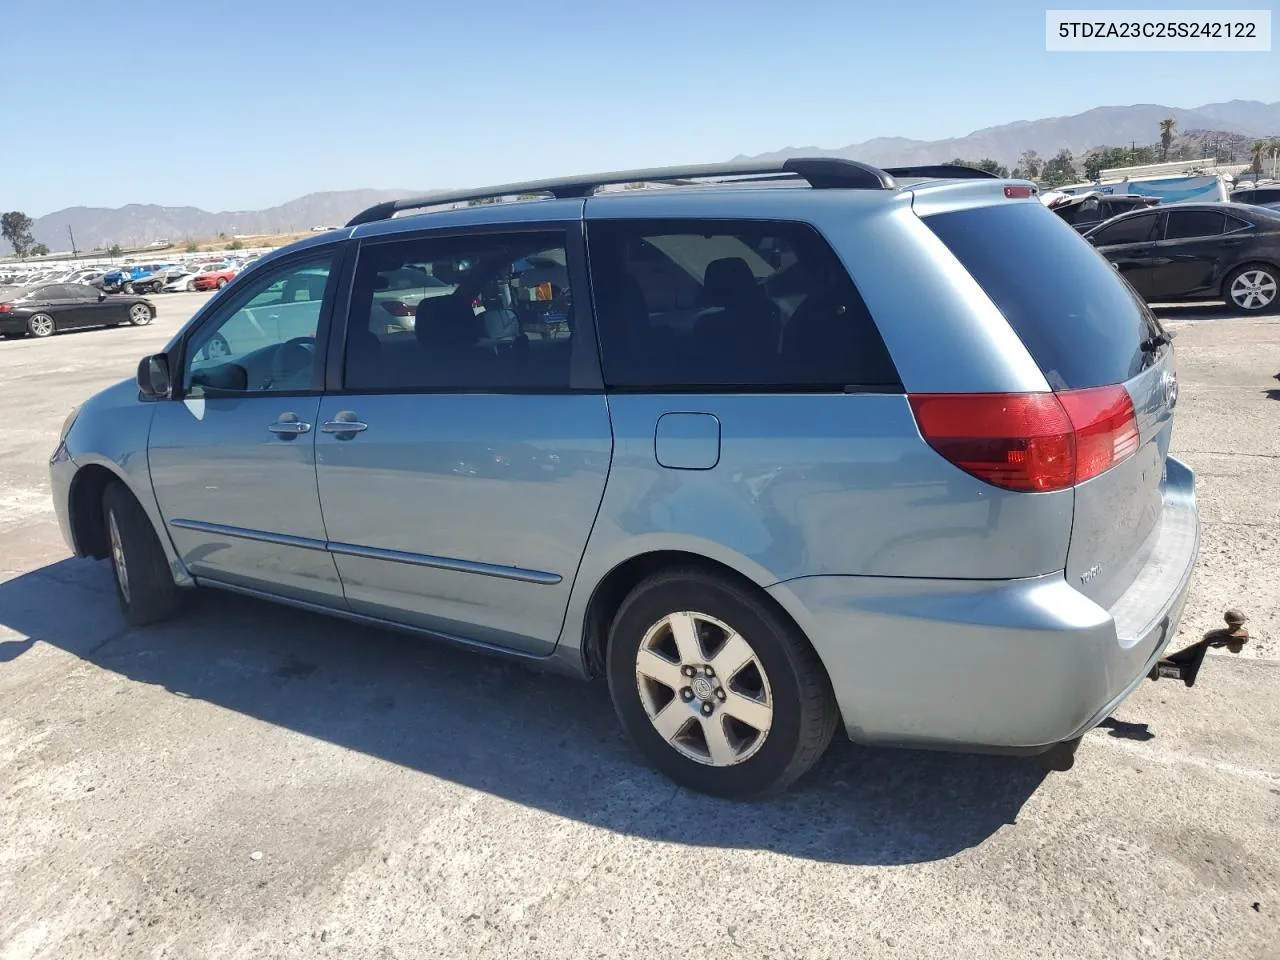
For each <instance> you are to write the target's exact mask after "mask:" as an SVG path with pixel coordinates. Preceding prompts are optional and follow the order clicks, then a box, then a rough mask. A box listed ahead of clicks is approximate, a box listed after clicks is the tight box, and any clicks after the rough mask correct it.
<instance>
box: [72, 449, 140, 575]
mask: <svg viewBox="0 0 1280 960" xmlns="http://www.w3.org/2000/svg"><path fill="white" fill-rule="evenodd" d="M113 481H118V482H119V483H121V484H122V485H123V486H124V488H125V489H126V490H129V494H130V496H133V495H134V494H133V491H132V490H131V489H129V483H128V481H127V480H125V478H124V477H122V476H120V475H119V474H118V473H116V472H115V471H113V470H111V469H109V468H108V467H104V466H102V465H101V464H97V463H90V464H87V465H86V466H83V467H81V468H80V469H79V470H77V471H76V474H75V477H73V478H72V480H71V489H70V492H69V494H68V496H67V507H68V520H69V525H70V527H71V539H72V541H73V543H74V547H75V552H76V556H80V557H93V558H94V559H95V560H102V559H105V558H106V557H107V556H109V555H110V547H109V545H108V543H107V532H106V516H105V514H104V512H103V509H102V494H103V491H105V490H106V489H107V486H108V485H109V484H110V483H112V482H113ZM135 499H136V497H135Z"/></svg>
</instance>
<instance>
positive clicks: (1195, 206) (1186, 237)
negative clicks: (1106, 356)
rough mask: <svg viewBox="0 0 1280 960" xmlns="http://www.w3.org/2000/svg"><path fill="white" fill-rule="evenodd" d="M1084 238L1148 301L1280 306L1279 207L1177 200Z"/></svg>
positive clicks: (1248, 309)
mask: <svg viewBox="0 0 1280 960" xmlns="http://www.w3.org/2000/svg"><path fill="white" fill-rule="evenodd" d="M1085 239H1086V240H1088V241H1089V242H1090V243H1092V244H1093V245H1094V246H1095V247H1096V248H1097V249H1098V252H1099V253H1101V254H1102V255H1103V256H1104V257H1106V258H1107V259H1108V260H1109V261H1111V263H1112V264H1113V265H1114V266H1115V268H1116V269H1117V270H1119V271H1120V273H1121V275H1123V276H1124V278H1125V279H1126V280H1128V281H1129V283H1130V284H1131V285H1132V286H1133V288H1134V289H1135V290H1136V291H1137V292H1138V294H1139V295H1140V296H1141V297H1142V298H1143V299H1144V300H1146V301H1147V302H1148V303H1181V302H1190V301H1199V300H1225V301H1226V304H1227V306H1228V307H1229V308H1231V309H1232V310H1235V311H1236V312H1239V313H1265V312H1268V311H1270V310H1274V309H1275V308H1276V307H1277V306H1280V298H1277V291H1278V288H1280V211H1272V210H1268V209H1267V208H1265V207H1257V206H1250V205H1248V204H1243V203H1179V204H1177V205H1176V206H1171V207H1168V208H1161V209H1155V210H1137V211H1133V212H1130V213H1125V214H1121V215H1120V216H1118V217H1114V218H1112V219H1111V220H1108V221H1107V222H1106V223H1104V224H1102V225H1100V226H1098V227H1095V228H1094V229H1093V230H1091V231H1089V232H1088V233H1086V234H1085Z"/></svg>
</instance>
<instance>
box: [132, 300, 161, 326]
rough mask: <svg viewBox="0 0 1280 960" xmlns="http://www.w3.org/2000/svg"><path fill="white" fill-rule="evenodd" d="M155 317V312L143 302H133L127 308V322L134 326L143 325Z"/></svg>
mask: <svg viewBox="0 0 1280 960" xmlns="http://www.w3.org/2000/svg"><path fill="white" fill-rule="evenodd" d="M154 319H155V314H153V313H152V312H151V308H150V307H148V306H147V305H146V304H145V303H135V304H134V305H133V306H132V307H130V308H129V322H130V323H131V324H133V325H134V326H135V327H145V326H146V325H147V324H148V323H150V322H151V321H152V320H154Z"/></svg>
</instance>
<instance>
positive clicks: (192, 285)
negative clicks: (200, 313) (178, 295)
mask: <svg viewBox="0 0 1280 960" xmlns="http://www.w3.org/2000/svg"><path fill="white" fill-rule="evenodd" d="M195 292H196V282H195V281H194V280H188V281H187V293H195Z"/></svg>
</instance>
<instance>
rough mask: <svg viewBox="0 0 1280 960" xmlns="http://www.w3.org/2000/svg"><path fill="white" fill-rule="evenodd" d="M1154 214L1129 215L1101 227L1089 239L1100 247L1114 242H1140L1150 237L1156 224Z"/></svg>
mask: <svg viewBox="0 0 1280 960" xmlns="http://www.w3.org/2000/svg"><path fill="white" fill-rule="evenodd" d="M1156 219H1157V217H1156V214H1154V213H1146V214H1142V215H1141V216H1137V217H1129V218H1128V219H1127V220H1121V221H1120V222H1119V223H1113V224H1111V225H1110V226H1106V227H1103V228H1102V229H1101V230H1099V231H1098V232H1097V233H1095V234H1094V235H1093V236H1092V237H1090V239H1091V240H1092V241H1093V242H1094V243H1095V244H1097V245H1098V246H1100V247H1106V246H1111V245H1112V244H1116V243H1142V242H1144V241H1146V240H1150V239H1151V235H1152V233H1153V232H1154V230H1155V226H1156Z"/></svg>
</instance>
